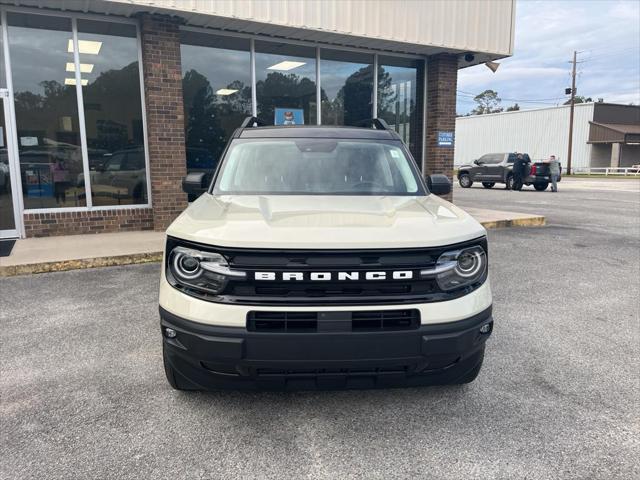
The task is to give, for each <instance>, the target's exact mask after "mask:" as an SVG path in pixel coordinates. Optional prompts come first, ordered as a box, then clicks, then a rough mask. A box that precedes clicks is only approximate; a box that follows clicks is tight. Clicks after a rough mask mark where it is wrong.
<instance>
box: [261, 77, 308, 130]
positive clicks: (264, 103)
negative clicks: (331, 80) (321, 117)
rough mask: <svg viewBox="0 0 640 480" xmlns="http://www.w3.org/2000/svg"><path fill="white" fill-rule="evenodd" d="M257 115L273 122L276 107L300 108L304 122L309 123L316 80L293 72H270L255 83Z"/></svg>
mask: <svg viewBox="0 0 640 480" xmlns="http://www.w3.org/2000/svg"><path fill="white" fill-rule="evenodd" d="M256 95H257V98H258V112H259V114H258V116H259V117H260V118H262V119H263V120H264V121H266V122H269V123H270V122H273V119H274V112H275V109H276V108H302V109H303V110H304V122H305V124H309V123H311V122H310V119H312V118H313V117H312V116H310V115H311V108H312V107H313V108H314V111H315V104H316V82H314V81H312V80H310V79H309V78H306V77H300V76H298V75H296V74H295V73H289V74H284V73H280V72H272V73H269V74H268V75H267V78H266V79H265V80H260V81H259V82H257V83H256Z"/></svg>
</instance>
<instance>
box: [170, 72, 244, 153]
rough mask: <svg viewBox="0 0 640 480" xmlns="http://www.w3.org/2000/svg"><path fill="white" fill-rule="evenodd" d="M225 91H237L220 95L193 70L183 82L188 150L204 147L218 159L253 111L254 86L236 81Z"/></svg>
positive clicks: (185, 76)
mask: <svg viewBox="0 0 640 480" xmlns="http://www.w3.org/2000/svg"><path fill="white" fill-rule="evenodd" d="M225 88H227V89H229V90H237V92H235V93H232V94H230V95H216V94H215V93H214V91H213V89H212V88H211V84H210V82H209V80H208V79H207V77H205V76H204V75H202V74H200V73H199V72H197V71H196V70H193V69H192V70H189V71H188V72H186V73H185V75H184V77H183V79H182V92H183V97H184V108H185V140H186V145H187V149H196V148H198V149H201V148H204V149H206V150H207V151H208V152H210V154H211V155H212V158H213V159H215V160H218V159H219V158H220V156H221V155H222V151H223V150H224V147H225V145H226V143H227V141H228V139H229V137H230V136H231V133H233V130H234V129H235V128H237V127H238V126H239V125H240V123H241V121H242V119H244V117H245V116H247V115H250V112H251V87H248V86H245V85H244V83H243V82H241V81H239V80H234V81H233V82H231V83H230V84H229V85H227V86H226V87H225ZM187 156H188V154H187Z"/></svg>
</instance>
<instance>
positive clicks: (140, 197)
mask: <svg viewBox="0 0 640 480" xmlns="http://www.w3.org/2000/svg"><path fill="white" fill-rule="evenodd" d="M78 50H79V59H80V75H81V84H82V94H83V95H82V97H83V104H84V118H85V128H86V133H87V150H88V156H89V170H90V179H91V198H92V201H93V205H94V206H106V205H109V206H111V205H133V204H146V203H147V202H148V199H147V171H146V166H145V153H144V133H143V125H142V99H141V96H140V70H139V65H138V44H137V39H136V27H135V25H129V24H121V23H107V22H100V21H93V20H78ZM67 70H71V71H70V72H68V75H69V77H71V78H75V65H73V64H71V65H68V68H67Z"/></svg>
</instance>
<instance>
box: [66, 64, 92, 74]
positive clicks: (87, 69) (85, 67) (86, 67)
mask: <svg viewBox="0 0 640 480" xmlns="http://www.w3.org/2000/svg"><path fill="white" fill-rule="evenodd" d="M75 71H76V64H75V63H72V62H67V72H75ZM80 72H81V73H91V72H93V63H81V64H80Z"/></svg>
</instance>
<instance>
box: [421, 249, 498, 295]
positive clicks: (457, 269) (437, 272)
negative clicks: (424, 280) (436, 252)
mask: <svg viewBox="0 0 640 480" xmlns="http://www.w3.org/2000/svg"><path fill="white" fill-rule="evenodd" d="M486 272H487V254H486V252H485V251H484V249H483V248H482V247H480V246H476V247H469V248H463V249H460V250H453V251H451V252H445V253H443V254H442V255H440V257H439V258H438V261H437V262H436V266H435V268H432V269H427V270H422V271H421V272H420V274H421V275H422V276H423V277H435V279H436V281H437V282H438V286H439V287H440V288H441V289H442V290H445V291H448V290H455V289H457V288H462V287H466V286H469V285H473V284H474V283H478V282H481V281H484V279H485V277H486Z"/></svg>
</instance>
